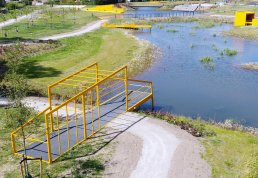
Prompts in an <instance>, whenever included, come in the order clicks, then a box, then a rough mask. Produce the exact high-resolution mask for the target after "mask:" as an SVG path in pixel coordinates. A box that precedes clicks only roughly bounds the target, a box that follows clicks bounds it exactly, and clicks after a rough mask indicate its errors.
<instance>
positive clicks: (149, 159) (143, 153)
mask: <svg viewBox="0 0 258 178" xmlns="http://www.w3.org/2000/svg"><path fill="white" fill-rule="evenodd" d="M109 127H111V128H116V129H117V130H125V132H124V133H122V134H121V135H120V136H119V137H117V138H116V139H117V141H118V144H117V145H116V151H115V153H114V154H113V157H112V159H111V161H110V163H109V164H108V165H107V167H106V170H105V172H104V177H111V178H119V177H123V178H124V177H132V178H141V177H148V178H166V177H168V178H172V177H173V178H174V177H176V178H186V177H187V178H191V177H193V178H194V177H203V178H207V177H210V175H211V170H210V167H209V165H208V164H207V163H206V162H205V161H204V160H202V158H201V155H200V153H201V152H202V151H203V149H202V146H201V145H200V143H199V140H198V139H197V138H195V137H193V136H192V135H190V134H189V133H187V132H185V131H183V130H181V129H180V128H178V127H175V126H173V125H170V124H168V123H166V122H163V121H160V120H156V119H150V118H146V117H144V116H141V115H139V114H136V113H126V114H123V115H122V116H120V117H119V118H117V119H115V120H114V121H112V122H111V123H110V124H109Z"/></svg>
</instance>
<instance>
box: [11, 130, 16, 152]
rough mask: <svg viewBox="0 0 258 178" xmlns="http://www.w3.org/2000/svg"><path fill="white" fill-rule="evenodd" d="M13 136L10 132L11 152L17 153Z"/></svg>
mask: <svg viewBox="0 0 258 178" xmlns="http://www.w3.org/2000/svg"><path fill="white" fill-rule="evenodd" d="M14 137H15V136H14V133H11V141H12V148H13V153H17V150H16V144H15V138H14Z"/></svg>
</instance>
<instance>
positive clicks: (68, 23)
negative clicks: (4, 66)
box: [0, 7, 98, 41]
mask: <svg viewBox="0 0 258 178" xmlns="http://www.w3.org/2000/svg"><path fill="white" fill-rule="evenodd" d="M41 10H42V12H41V14H39V15H37V16H33V17H32V18H29V19H26V20H23V21H21V22H18V23H15V24H13V25H10V26H6V27H4V28H3V29H2V30H1V31H2V32H1V38H0V41H8V40H9V41H10V40H13V39H16V38H22V39H28V38H29V39H30V38H33V39H35V38H40V37H45V36H49V35H53V34H58V33H64V32H69V31H72V30H75V29H78V28H80V27H82V26H84V25H86V24H88V23H90V22H92V21H95V20H97V19H98V18H97V17H96V16H94V15H93V14H92V13H90V12H85V11H82V10H78V9H75V8H53V9H51V8H49V7H48V8H46V7H44V8H42V9H41Z"/></svg>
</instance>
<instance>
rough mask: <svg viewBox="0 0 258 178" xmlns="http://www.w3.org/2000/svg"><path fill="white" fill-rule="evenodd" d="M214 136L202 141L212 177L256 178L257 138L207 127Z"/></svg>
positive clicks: (257, 166)
mask: <svg viewBox="0 0 258 178" xmlns="http://www.w3.org/2000/svg"><path fill="white" fill-rule="evenodd" d="M207 127H208V128H209V130H212V131H214V132H215V133H216V136H212V137H206V138H204V140H203V141H202V143H203V145H204V147H205V150H206V151H205V153H204V155H203V157H204V158H205V159H206V160H207V161H208V163H209V164H210V165H211V167H212V176H213V177H250V178H255V177H258V137H257V136H254V135H251V134H249V133H244V132H241V131H234V130H227V129H223V128H220V127H218V126H213V125H209V126H207Z"/></svg>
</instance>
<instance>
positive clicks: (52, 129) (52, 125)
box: [47, 86, 54, 132]
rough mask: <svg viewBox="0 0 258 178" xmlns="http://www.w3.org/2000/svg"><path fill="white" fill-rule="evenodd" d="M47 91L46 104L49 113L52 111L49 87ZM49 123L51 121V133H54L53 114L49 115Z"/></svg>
mask: <svg viewBox="0 0 258 178" xmlns="http://www.w3.org/2000/svg"><path fill="white" fill-rule="evenodd" d="M47 90H48V104H49V107H50V108H49V109H50V111H51V110H52V94H51V87H50V86H48V88H47ZM50 121H51V132H53V131H54V124H53V114H52V113H51V115H50Z"/></svg>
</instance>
